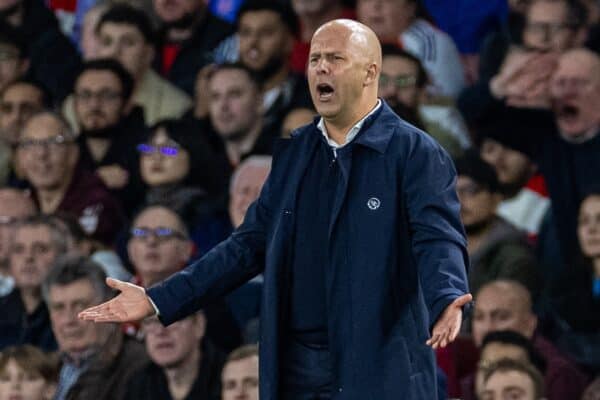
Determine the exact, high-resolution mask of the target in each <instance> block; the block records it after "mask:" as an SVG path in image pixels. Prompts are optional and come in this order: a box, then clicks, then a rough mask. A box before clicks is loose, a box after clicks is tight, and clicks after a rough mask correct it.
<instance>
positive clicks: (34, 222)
mask: <svg viewBox="0 0 600 400" xmlns="http://www.w3.org/2000/svg"><path fill="white" fill-rule="evenodd" d="M35 226H45V227H47V228H48V230H49V231H50V240H51V241H52V246H53V247H54V250H55V252H56V254H64V253H66V252H67V251H68V250H69V245H70V243H71V241H72V238H71V237H70V236H69V234H68V232H67V231H66V230H65V229H64V228H63V227H62V226H61V225H60V224H59V223H58V222H57V221H56V219H55V218H54V217H52V216H49V215H43V214H38V215H32V216H30V217H27V218H25V219H24V220H23V221H20V222H19V223H17V225H16V226H15V231H14V232H15V233H16V232H17V231H18V230H19V229H21V228H25V227H35Z"/></svg>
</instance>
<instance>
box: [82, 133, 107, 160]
mask: <svg viewBox="0 0 600 400" xmlns="http://www.w3.org/2000/svg"><path fill="white" fill-rule="evenodd" d="M86 144H87V148H88V150H89V151H90V154H91V155H92V158H93V159H94V161H96V162H100V161H101V160H102V159H103V158H104V156H105V155H106V152H107V151H108V148H109V147H110V144H111V140H110V139H105V138H89V139H86Z"/></svg>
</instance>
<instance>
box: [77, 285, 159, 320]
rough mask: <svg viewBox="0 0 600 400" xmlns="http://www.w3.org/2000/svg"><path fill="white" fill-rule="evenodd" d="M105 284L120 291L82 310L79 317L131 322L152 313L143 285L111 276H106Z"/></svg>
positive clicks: (152, 309)
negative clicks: (112, 296) (107, 299)
mask: <svg viewBox="0 0 600 400" xmlns="http://www.w3.org/2000/svg"><path fill="white" fill-rule="evenodd" d="M106 284H107V285H108V286H110V287H111V288H113V289H116V290H119V291H121V293H119V295H118V296H117V297H115V298H113V299H112V300H109V301H107V302H105V303H102V304H100V305H97V306H94V307H90V308H88V309H85V310H83V311H82V312H80V313H79V315H78V317H79V318H80V319H83V320H86V321H94V322H133V321H139V320H141V319H144V318H146V317H148V316H151V315H153V314H154V307H152V304H151V303H150V300H149V299H148V296H147V295H146V291H145V290H144V288H143V287H141V286H137V285H134V284H133V283H128V282H123V281H119V280H117V279H112V278H107V279H106Z"/></svg>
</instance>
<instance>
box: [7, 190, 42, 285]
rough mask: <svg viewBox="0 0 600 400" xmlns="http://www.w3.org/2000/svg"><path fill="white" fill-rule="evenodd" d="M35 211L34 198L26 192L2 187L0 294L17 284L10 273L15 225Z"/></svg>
mask: <svg viewBox="0 0 600 400" xmlns="http://www.w3.org/2000/svg"><path fill="white" fill-rule="evenodd" d="M35 212H36V208H35V205H34V204H33V200H32V199H31V197H30V196H28V195H27V194H26V193H25V192H23V191H21V190H18V189H13V188H0V296H5V295H7V294H8V293H10V292H11V291H12V289H13V287H14V284H15V281H14V279H13V277H12V276H11V274H10V251H11V246H12V241H13V238H14V229H15V226H16V225H17V224H18V222H19V221H21V220H23V219H25V218H27V217H30V216H32V215H33V214H35Z"/></svg>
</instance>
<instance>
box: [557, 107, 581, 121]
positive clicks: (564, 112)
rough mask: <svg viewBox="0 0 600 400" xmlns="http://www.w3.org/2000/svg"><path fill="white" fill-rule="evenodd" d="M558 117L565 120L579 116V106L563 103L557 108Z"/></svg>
mask: <svg viewBox="0 0 600 400" xmlns="http://www.w3.org/2000/svg"><path fill="white" fill-rule="evenodd" d="M557 114H558V117H559V118H561V119H565V120H573V119H575V118H577V117H578V116H579V108H578V107H576V106H574V105H572V104H563V105H561V106H560V107H559V108H558V113H557Z"/></svg>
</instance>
